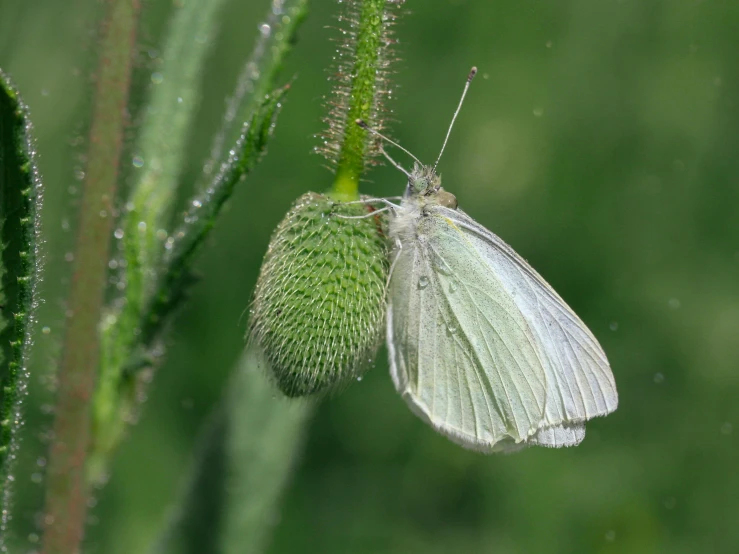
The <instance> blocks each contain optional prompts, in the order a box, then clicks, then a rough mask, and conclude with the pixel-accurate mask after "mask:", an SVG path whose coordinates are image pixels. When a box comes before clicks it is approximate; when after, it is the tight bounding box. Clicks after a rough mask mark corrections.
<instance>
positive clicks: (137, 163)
mask: <svg viewBox="0 0 739 554" xmlns="http://www.w3.org/2000/svg"><path fill="white" fill-rule="evenodd" d="M131 163H133V166H134V167H144V158H142V157H141V156H134V157H133V161H132V162H131Z"/></svg>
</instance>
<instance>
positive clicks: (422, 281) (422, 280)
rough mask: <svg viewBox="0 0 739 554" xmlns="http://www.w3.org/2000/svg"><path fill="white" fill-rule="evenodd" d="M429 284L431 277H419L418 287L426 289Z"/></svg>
mask: <svg viewBox="0 0 739 554" xmlns="http://www.w3.org/2000/svg"><path fill="white" fill-rule="evenodd" d="M428 286H429V278H428V277H426V276H425V275H421V277H420V278H419V279H418V288H419V289H425V288H426V287H428Z"/></svg>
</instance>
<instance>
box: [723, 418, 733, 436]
mask: <svg viewBox="0 0 739 554" xmlns="http://www.w3.org/2000/svg"><path fill="white" fill-rule="evenodd" d="M733 430H734V426H733V425H732V424H731V423H730V422H728V421H725V422H724V424H723V425H722V426H721V434H722V435H731V433H732V431H733Z"/></svg>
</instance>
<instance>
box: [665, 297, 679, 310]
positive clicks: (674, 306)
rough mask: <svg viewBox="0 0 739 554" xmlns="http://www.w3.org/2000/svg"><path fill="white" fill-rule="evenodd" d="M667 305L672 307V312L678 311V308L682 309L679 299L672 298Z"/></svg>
mask: <svg viewBox="0 0 739 554" xmlns="http://www.w3.org/2000/svg"><path fill="white" fill-rule="evenodd" d="M667 305H668V306H669V307H670V309H671V310H677V309H678V308H680V300H678V299H677V298H670V299H669V300H668V301H667Z"/></svg>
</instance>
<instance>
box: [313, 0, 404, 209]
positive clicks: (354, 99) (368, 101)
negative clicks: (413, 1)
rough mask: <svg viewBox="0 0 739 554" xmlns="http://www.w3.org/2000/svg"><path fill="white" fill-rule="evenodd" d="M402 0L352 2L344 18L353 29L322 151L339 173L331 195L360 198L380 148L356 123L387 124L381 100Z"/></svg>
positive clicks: (378, 126) (344, 50)
mask: <svg viewBox="0 0 739 554" xmlns="http://www.w3.org/2000/svg"><path fill="white" fill-rule="evenodd" d="M402 3H403V0H363V1H362V2H358V1H356V0H355V1H350V2H348V3H347V6H346V8H345V10H346V13H345V15H343V16H342V17H340V21H341V22H342V23H344V24H347V23H348V26H349V28H348V29H346V30H345V31H344V36H345V37H346V38H345V40H344V41H343V42H341V43H340V49H339V58H340V60H341V61H340V63H339V67H338V68H337V69H338V74H337V80H338V81H339V84H338V85H337V86H336V87H335V89H334V100H333V102H331V103H329V105H330V106H331V113H330V115H329V117H328V118H327V121H328V123H329V129H328V132H327V133H326V134H325V135H324V138H326V139H328V140H327V141H326V146H324V147H321V148H320V150H321V151H323V153H324V154H325V155H326V156H327V157H328V158H329V159H332V160H334V161H335V162H336V178H335V179H334V183H333V187H332V189H331V196H333V197H334V198H336V199H337V200H355V199H357V198H359V178H360V176H361V175H362V173H363V172H364V169H365V167H366V166H367V164H368V163H369V162H370V159H371V158H372V157H373V156H375V155H377V154H378V153H379V151H378V149H377V148H376V147H373V146H372V141H370V140H369V133H368V131H367V130H366V129H364V128H362V127H360V126H359V125H357V124H356V122H357V120H359V119H361V120H363V121H366V122H367V123H368V124H369V125H370V126H371V127H372V128H373V129H375V130H381V129H382V128H383V127H384V123H385V117H384V115H385V114H384V107H383V101H384V99H385V97H387V96H389V85H388V79H387V76H388V74H387V68H388V65H389V63H390V57H391V56H390V53H389V50H390V46H391V44H392V42H393V41H392V40H391V38H390V36H391V33H390V27H391V26H392V24H393V22H394V20H395V16H394V14H393V12H392V9H393V7H397V6H399V5H401V4H402Z"/></svg>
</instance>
